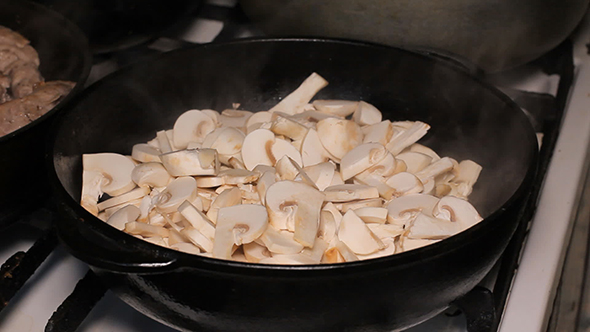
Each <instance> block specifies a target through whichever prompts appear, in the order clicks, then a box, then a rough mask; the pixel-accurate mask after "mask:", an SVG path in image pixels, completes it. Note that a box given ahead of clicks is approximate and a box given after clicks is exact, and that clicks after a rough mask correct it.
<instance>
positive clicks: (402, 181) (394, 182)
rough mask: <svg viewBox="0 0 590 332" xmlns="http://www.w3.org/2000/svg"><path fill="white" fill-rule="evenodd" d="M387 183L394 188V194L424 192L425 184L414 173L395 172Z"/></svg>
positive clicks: (397, 195) (396, 195)
mask: <svg viewBox="0 0 590 332" xmlns="http://www.w3.org/2000/svg"><path fill="white" fill-rule="evenodd" d="M385 184H387V185H388V186H390V187H391V188H393V190H394V191H395V192H394V194H393V195H394V196H395V197H399V196H403V195H409V194H417V193H420V192H422V190H423V189H424V186H423V185H422V182H421V181H420V179H418V178H417V177H416V176H415V175H414V174H412V173H408V172H401V173H397V174H394V175H393V176H391V177H390V178H389V179H387V181H385Z"/></svg>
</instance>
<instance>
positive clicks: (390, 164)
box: [355, 152, 405, 180]
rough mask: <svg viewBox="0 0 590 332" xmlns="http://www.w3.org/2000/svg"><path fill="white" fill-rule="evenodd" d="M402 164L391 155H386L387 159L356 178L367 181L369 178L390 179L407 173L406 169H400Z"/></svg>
mask: <svg viewBox="0 0 590 332" xmlns="http://www.w3.org/2000/svg"><path fill="white" fill-rule="evenodd" d="M399 164H400V163H398V162H397V160H396V159H395V158H394V157H393V155H392V154H391V153H389V152H388V153H386V154H385V157H384V158H383V159H381V160H380V161H379V162H377V163H376V164H375V165H373V166H371V167H369V168H367V169H366V170H364V171H362V172H360V173H359V174H357V175H356V176H355V177H356V178H358V179H361V180H362V179H365V178H367V177H384V178H387V177H390V176H392V175H393V174H395V173H396V172H402V171H405V169H400V168H399V167H398V166H399Z"/></svg>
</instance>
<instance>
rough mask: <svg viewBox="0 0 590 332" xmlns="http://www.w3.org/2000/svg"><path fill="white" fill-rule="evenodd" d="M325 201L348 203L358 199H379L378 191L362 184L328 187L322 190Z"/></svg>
mask: <svg viewBox="0 0 590 332" xmlns="http://www.w3.org/2000/svg"><path fill="white" fill-rule="evenodd" d="M324 194H325V195H326V198H325V199H326V201H329V202H349V201H354V200H358V199H368V198H377V197H379V191H378V190H377V188H375V187H371V186H367V185H362V184H340V185H336V186H330V187H328V188H326V189H325V190H324Z"/></svg>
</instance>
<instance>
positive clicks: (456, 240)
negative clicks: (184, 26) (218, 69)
mask: <svg viewBox="0 0 590 332" xmlns="http://www.w3.org/2000/svg"><path fill="white" fill-rule="evenodd" d="M297 42H306V43H317V42H322V43H338V44H346V45H352V46H357V47H369V48H383V49H395V50H397V51H399V52H402V53H407V54H408V55H411V56H416V57H420V58H422V59H423V60H424V61H430V62H435V63H437V65H442V66H446V67H447V68H449V69H450V70H452V71H454V72H456V73H457V74H459V75H463V76H465V77H466V78H467V79H470V80H473V81H474V83H475V84H479V85H480V87H481V88H483V89H486V90H487V91H488V92H489V93H492V94H494V95H495V97H496V98H499V99H500V100H501V101H502V102H503V103H504V104H505V105H506V106H507V107H509V108H511V109H513V110H514V111H515V113H516V114H517V115H515V116H518V117H521V118H522V122H523V123H524V124H526V125H525V126H526V129H525V130H526V131H527V132H528V134H526V135H527V136H528V137H529V145H530V147H529V149H530V152H529V154H528V156H527V157H528V159H529V160H530V164H529V167H528V169H527V171H526V173H525V176H524V177H523V178H522V180H521V183H520V185H519V186H518V188H517V189H516V190H515V192H514V193H513V194H512V195H511V196H510V198H509V199H508V200H506V201H505V202H504V203H503V204H502V205H501V206H500V208H498V209H497V210H496V211H494V212H493V213H491V214H490V215H489V216H487V217H486V218H485V219H484V220H482V221H481V222H479V223H478V224H477V225H474V226H473V227H471V228H470V229H467V230H465V231H463V232H461V233H459V234H456V235H454V236H451V237H449V238H447V239H444V240H442V241H439V242H437V243H434V244H430V245H428V246H425V247H421V248H418V249H414V250H411V251H407V252H403V253H400V254H395V255H391V256H385V257H380V258H375V259H369V260H362V261H356V262H345V263H338V264H321V265H272V264H258V263H244V262H237V261H229V260H222V259H216V258H209V257H203V256H199V255H193V254H188V253H184V252H180V251H176V250H173V249H169V248H165V247H161V246H158V245H155V244H152V243H149V242H147V241H143V240H140V239H137V238H135V237H133V236H131V235H129V234H126V233H124V232H122V231H119V230H117V229H115V228H113V227H111V226H110V225H108V224H106V223H105V222H103V221H101V220H100V219H98V218H97V217H95V216H94V215H92V214H90V213H89V212H88V211H86V210H85V209H83V208H82V207H81V206H80V205H79V203H78V202H76V201H75V200H74V199H73V198H72V197H71V196H70V195H69V194H68V193H67V192H66V190H65V188H64V187H63V186H62V184H61V181H60V180H59V179H58V178H57V173H56V171H55V167H54V166H55V165H54V164H53V157H54V151H53V150H54V149H53V144H54V143H55V138H56V137H55V132H56V131H57V129H58V127H60V126H61V125H62V122H61V121H57V125H56V126H55V128H54V133H52V135H50V137H51V144H50V145H51V148H50V150H49V153H48V162H49V164H50V168H51V170H52V172H51V173H52V174H51V179H52V185H53V186H54V188H55V187H57V189H58V191H59V192H60V194H61V196H62V202H63V203H64V204H66V205H67V206H68V208H69V209H71V210H72V211H73V212H74V213H75V214H76V215H77V216H80V217H81V219H84V220H85V221H88V222H89V223H90V225H89V226H91V228H93V229H94V231H95V232H100V233H101V234H104V235H107V236H109V237H110V238H113V237H115V239H116V238H119V239H124V240H125V241H126V242H131V243H132V244H133V246H134V247H136V248H140V249H141V250H142V251H143V252H154V251H156V252H161V253H163V254H165V255H163V256H166V257H171V260H170V262H169V263H170V264H168V265H166V266H164V267H159V268H154V267H153V266H145V267H139V268H138V271H137V272H135V273H160V272H163V271H170V270H177V269H182V268H195V269H201V270H209V271H215V272H219V273H223V272H227V273H231V274H242V275H251V276H260V277H265V276H267V273H270V274H273V276H275V277H276V276H277V275H276V273H280V274H281V276H285V277H302V276H309V277H318V276H320V275H321V274H322V273H323V272H325V271H333V270H341V269H345V270H346V272H347V273H356V272H359V273H361V272H362V273H366V272H367V271H378V270H379V269H380V268H381V267H387V268H395V266H399V267H400V268H401V267H407V266H409V265H412V264H419V263H423V262H424V261H425V260H433V259H435V258H436V257H438V256H440V255H443V254H447V253H448V252H449V251H456V250H459V249H460V248H461V247H463V246H465V245H467V243H469V242H470V241H473V240H474V239H475V238H478V237H481V236H484V235H485V232H484V231H483V229H484V228H487V229H490V230H491V229H493V227H499V225H494V224H493V223H494V222H495V221H496V220H497V219H499V218H500V217H501V215H502V213H503V211H504V210H506V209H508V208H509V207H512V206H513V205H514V204H516V203H517V202H518V201H519V200H520V198H521V197H522V196H523V194H525V193H526V191H527V189H528V187H529V186H530V185H531V184H532V181H533V178H534V175H535V170H536V167H537V160H538V151H537V150H538V149H537V146H536V145H533V143H534V144H536V140H534V139H533V138H534V137H535V132H534V129H533V128H532V125H530V123H529V122H528V118H527V117H526V115H525V114H524V113H523V111H522V109H521V108H520V107H519V106H518V105H517V104H516V103H515V102H514V101H512V100H511V99H510V98H509V97H508V96H506V95H505V94H504V93H502V92H501V91H500V90H498V89H497V88H496V87H494V86H493V85H491V84H490V83H488V82H485V81H483V80H482V79H480V78H479V77H475V76H473V75H471V74H469V73H467V72H465V71H463V70H460V69H458V68H457V67H456V66H454V65H453V64H450V63H449V62H447V61H445V60H442V59H440V58H438V57H434V56H430V55H426V54H423V53H419V52H415V51H412V50H408V49H403V48H399V47H393V46H386V45H382V44H376V43H371V42H360V41H354V40H348V39H338V38H305V37H276V38H275V37H269V38H260V37H253V38H243V39H240V40H233V41H229V42H213V43H208V44H202V45H195V46H192V47H189V48H183V49H179V50H174V51H171V52H167V53H164V54H158V55H155V56H153V57H150V58H149V59H145V60H144V61H143V62H142V63H143V65H146V64H147V63H149V62H151V61H158V60H159V59H161V58H163V57H165V58H167V57H173V56H174V54H177V53H179V52H190V51H191V50H194V49H206V48H212V47H227V46H232V45H236V44H237V45H239V44H244V43H297ZM133 66H134V65H129V66H126V67H125V68H122V69H121V70H118V71H117V72H114V73H112V74H110V75H108V76H106V77H105V78H103V79H101V80H100V81H98V82H96V83H94V84H93V85H92V86H90V87H89V88H88V89H86V90H85V91H83V92H82V93H81V94H79V95H78V96H76V98H78V99H79V100H82V98H84V96H85V95H86V94H91V93H92V92H93V91H94V90H95V89H98V88H99V87H100V86H101V85H102V84H103V83H105V82H109V81H111V80H113V79H114V78H113V77H115V78H116V77H117V76H119V75H125V73H126V72H128V71H129V70H130V68H131V67H133ZM74 106H75V102H74V103H72V104H70V105H69V108H71V109H73V108H74ZM66 113H67V111H66V112H62V114H61V116H62V117H63V116H65V115H66ZM60 118H61V117H60ZM525 120H526V121H525ZM64 197H65V201H64V200H63V198H64ZM58 224H59V223H58ZM514 228H516V226H514ZM467 240H470V241H467ZM76 254H78V255H79V254H80V253H74V255H76ZM79 258H81V259H83V260H85V261H87V262H88V259H89V258H90V261H92V258H91V257H79ZM84 258H86V259H84ZM89 264H90V265H91V266H92V265H93V264H92V262H89ZM148 265H149V264H148ZM101 268H102V267H101ZM112 270H113V271H117V268H113V269H112ZM295 271H296V272H295ZM283 272H284V273H285V274H282V273H283ZM260 273H263V274H260Z"/></svg>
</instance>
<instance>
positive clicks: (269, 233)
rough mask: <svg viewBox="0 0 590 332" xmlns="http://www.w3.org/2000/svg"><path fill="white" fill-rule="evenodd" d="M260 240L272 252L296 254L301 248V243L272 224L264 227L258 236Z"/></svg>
mask: <svg viewBox="0 0 590 332" xmlns="http://www.w3.org/2000/svg"><path fill="white" fill-rule="evenodd" d="M287 233H288V232H287ZM291 234H292V233H291ZM260 240H261V241H262V243H263V244H264V245H265V246H266V247H267V248H268V250H269V251H270V252H272V253H273V254H297V253H299V252H301V250H303V245H302V244H301V243H299V242H297V241H295V240H294V239H293V238H292V237H289V236H288V235H287V234H286V233H281V232H279V231H277V230H276V229H275V228H274V227H272V226H268V227H267V228H266V230H265V231H264V233H263V234H262V235H261V236H260Z"/></svg>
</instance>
